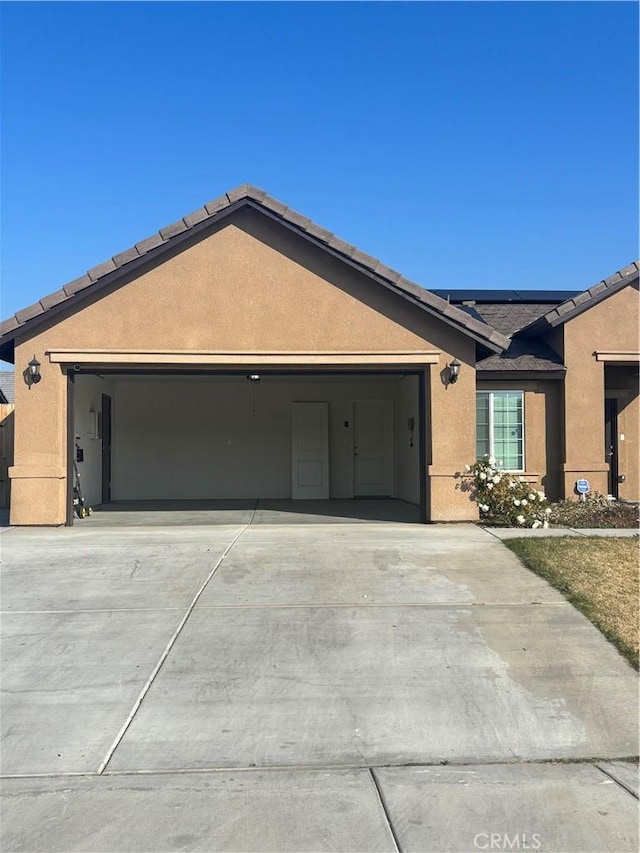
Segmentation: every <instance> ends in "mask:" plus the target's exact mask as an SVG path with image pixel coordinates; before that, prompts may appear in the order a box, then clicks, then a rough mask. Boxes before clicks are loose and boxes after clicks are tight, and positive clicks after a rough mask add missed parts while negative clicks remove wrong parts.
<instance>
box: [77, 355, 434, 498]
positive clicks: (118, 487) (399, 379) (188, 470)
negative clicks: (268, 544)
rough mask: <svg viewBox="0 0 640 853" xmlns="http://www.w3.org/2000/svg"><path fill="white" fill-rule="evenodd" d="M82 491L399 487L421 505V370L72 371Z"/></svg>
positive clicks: (331, 493)
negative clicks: (360, 371)
mask: <svg viewBox="0 0 640 853" xmlns="http://www.w3.org/2000/svg"><path fill="white" fill-rule="evenodd" d="M72 384H73V412H74V441H75V454H76V464H77V469H78V472H79V473H80V477H81V483H82V488H83V494H84V497H85V499H86V501H87V502H88V503H89V504H91V505H93V506H95V505H99V504H104V503H107V502H109V501H114V502H118V501H149V500H165V501H167V500H209V499H220V498H228V499H243V498H248V499H261V498H276V499H278V498H293V499H302V500H304V499H312V500H317V499H328V498H365V497H366V498H382V497H386V498H389V497H391V498H398V499H400V500H402V501H406V502H408V503H410V504H413V505H415V506H418V505H419V504H420V500H421V486H420V464H419V463H420V455H421V454H420V447H421V442H420V432H421V428H420V424H419V377H418V376H417V375H416V374H415V373H405V374H395V373H376V374H369V375H367V374H353V373H342V374H335V373H334V374H317V373H314V374H305V373H297V374H294V373H289V374H283V373H274V372H267V373H250V374H246V373H242V374H226V375H221V374H198V373H190V374H169V375H167V374H156V375H153V374H148V373H147V374H139V373H130V374H123V373H117V374H113V373H109V372H108V371H105V372H104V373H98V372H95V373H84V372H77V373H76V375H75V377H74V382H73V383H72Z"/></svg>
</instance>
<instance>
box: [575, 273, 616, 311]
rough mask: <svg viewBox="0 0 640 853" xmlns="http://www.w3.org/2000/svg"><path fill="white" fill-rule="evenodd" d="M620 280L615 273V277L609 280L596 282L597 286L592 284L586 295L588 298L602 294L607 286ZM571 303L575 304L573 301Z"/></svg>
mask: <svg viewBox="0 0 640 853" xmlns="http://www.w3.org/2000/svg"><path fill="white" fill-rule="evenodd" d="M621 279H622V276H621V275H619V274H618V273H616V276H615V277H614V276H611V280H609V279H605V280H604V281H600V282H598V284H594V285H593V287H590V288H589V290H588V291H587V293H588V294H589V295H590V296H597V295H598V294H599V293H602V292H603V291H605V290H606V289H607V285H609V284H615V283H616V281H620V280H621ZM571 301H572V302H573V303H574V304H575V299H572V300H571Z"/></svg>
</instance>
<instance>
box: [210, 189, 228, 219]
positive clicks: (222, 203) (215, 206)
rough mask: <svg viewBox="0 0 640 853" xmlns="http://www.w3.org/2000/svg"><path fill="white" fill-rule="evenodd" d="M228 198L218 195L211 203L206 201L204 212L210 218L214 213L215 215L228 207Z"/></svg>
mask: <svg viewBox="0 0 640 853" xmlns="http://www.w3.org/2000/svg"><path fill="white" fill-rule="evenodd" d="M230 203H231V202H230V201H229V197H228V196H227V195H226V194H225V195H219V196H218V198H214V199H213V200H212V201H208V202H207V203H206V204H205V206H204V207H205V210H206V211H207V213H208V214H209V215H210V216H213V214H214V213H217V212H218V211H219V210H223V208H225V207H229V205H230Z"/></svg>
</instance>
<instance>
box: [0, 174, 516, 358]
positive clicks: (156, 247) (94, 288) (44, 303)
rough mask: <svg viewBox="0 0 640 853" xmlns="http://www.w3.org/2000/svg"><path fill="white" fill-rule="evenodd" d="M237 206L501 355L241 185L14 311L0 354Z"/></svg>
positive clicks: (380, 268) (373, 263) (450, 312)
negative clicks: (282, 228) (272, 222)
mask: <svg viewBox="0 0 640 853" xmlns="http://www.w3.org/2000/svg"><path fill="white" fill-rule="evenodd" d="M241 207H251V208H254V209H255V210H258V211H260V212H261V213H263V214H264V215H266V216H268V217H269V218H271V219H273V220H275V221H278V222H280V223H282V224H283V225H284V226H286V227H287V228H289V230H291V231H293V232H295V233H297V234H299V235H301V236H302V237H304V238H305V239H307V240H308V241H309V242H311V243H313V244H314V245H317V246H319V247H320V248H322V249H324V250H325V251H327V252H329V253H330V254H332V255H334V256H335V257H338V258H340V259H341V260H343V261H344V262H346V263H348V264H349V265H350V266H352V267H354V268H356V269H358V270H360V271H361V272H363V273H365V274H366V275H368V276H369V278H371V279H372V280H373V281H375V282H377V283H378V284H380V285H382V286H384V287H386V288H387V289H389V290H391V291H393V292H395V293H397V294H399V295H400V296H402V297H404V298H406V299H408V300H409V301H411V302H412V303H414V304H415V305H417V306H418V307H420V308H422V309H423V310H425V311H426V312H427V313H429V314H432V315H434V316H436V317H437V318H438V319H440V320H442V321H443V322H445V323H447V324H448V325H450V326H453V327H454V328H457V329H458V330H460V331H461V332H463V333H465V334H467V335H468V336H469V337H471V338H473V339H474V340H475V341H477V342H478V343H480V344H482V345H483V346H484V347H486V348H487V349H489V350H490V351H493V352H501V351H502V350H503V349H505V348H506V347H508V345H509V339H508V338H507V337H506V336H505V335H503V334H501V333H500V332H498V331H496V330H495V329H493V328H492V327H491V326H489V325H487V323H485V322H482V321H481V320H478V319H477V318H476V317H472V316H471V315H470V314H467V313H465V312H464V311H463V310H461V309H460V308H457V307H456V306H454V305H451V304H450V303H449V302H447V301H446V300H445V299H442V297H440V296H436V295H435V294H434V293H431V292H430V291H428V290H425V289H424V288H423V287H420V285H418V284H416V283H415V282H413V281H410V280H409V279H407V278H405V277H404V276H403V275H401V274H400V273H399V272H396V271H395V270H393V269H391V268H390V267H388V266H386V265H385V264H383V263H382V262H381V261H379V260H378V259H377V258H374V257H372V256H371V255H368V254H366V253H365V252H362V251H361V250H360V249H358V248H356V246H353V245H352V244H351V243H347V242H345V241H344V240H342V239H341V238H340V237H338V236H336V235H335V234H332V233H331V232H330V231H327V230H326V229H325V228H322V227H321V226H319V225H317V224H316V223H315V222H313V221H312V220H311V219H309V218H308V217H306V216H303V215H302V214H300V213H297V212H296V211H295V210H291V208H289V207H287V205H286V204H283V202H281V201H278V199H275V198H272V197H271V196H270V195H268V194H267V193H266V192H265V191H264V190H260V189H257V188H256V187H253V186H251V185H249V184H243V185H242V186H240V187H237V188H236V189H234V190H231V191H230V192H228V193H226V194H225V195H222V196H220V197H219V198H216V199H214V200H213V201H210V202H208V203H207V204H205V205H204V207H201V208H200V209H199V210H195V211H194V212H193V213H189V214H187V215H186V216H184V217H183V218H182V219H179V220H178V221H177V222H174V223H173V224H172V225H168V226H167V227H166V228H161V229H160V231H159V232H158V233H157V234H153V235H152V236H151V237H147V238H146V239H145V240H142V241H140V242H139V243H136V244H135V245H134V246H132V247H131V248H129V249H126V250H125V251H124V252H120V253H119V254H117V255H114V256H113V257H112V258H109V259H108V260H107V261H104V262H103V263H101V264H98V265H97V266H95V267H93V268H92V269H90V270H88V272H86V273H85V274H84V275H83V276H80V278H77V279H75V280H74V281H71V282H69V283H68V284H65V285H64V287H62V288H61V289H60V290H57V291H56V292H55V293H52V294H49V295H48V296H44V297H43V298H42V299H40V300H39V301H38V302H35V303H34V304H33V305H30V306H29V307H28V308H24V309H23V310H22V311H18V312H17V313H16V314H14V316H13V317H10V318H9V319H7V320H5V321H4V322H3V323H0V356H1V357H3V358H7V353H9V352H10V350H11V348H12V344H13V340H14V339H15V337H16V335H18V334H22V333H24V332H25V331H28V330H30V329H31V328H32V327H36V326H38V325H39V324H40V323H41V322H43V321H45V320H49V319H50V318H51V317H52V316H54V315H55V313H58V312H59V311H62V310H68V309H70V308H72V307H75V306H77V308H78V309H79V308H81V307H82V304H83V302H84V297H86V296H87V295H89V294H91V295H93V294H95V293H96V292H98V291H99V290H100V289H102V288H103V287H106V286H107V285H111V284H113V283H114V282H115V281H117V280H118V279H119V278H121V277H124V276H126V275H128V274H130V273H131V272H132V271H134V270H136V269H138V268H139V267H141V266H142V265H143V264H145V263H147V262H149V261H151V260H156V259H157V258H159V257H161V256H162V255H163V254H165V253H166V252H169V251H171V250H172V249H173V248H175V247H176V246H178V245H180V243H182V242H184V241H185V240H186V239H188V238H190V237H192V236H193V235H195V234H198V233H199V232H201V231H204V230H205V229H206V228H208V227H209V226H210V225H212V224H214V223H216V222H218V221H220V220H222V219H224V218H225V217H227V216H228V215H229V214H231V213H233V212H235V211H237V210H239V209H240V208H241Z"/></svg>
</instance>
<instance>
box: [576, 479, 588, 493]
mask: <svg viewBox="0 0 640 853" xmlns="http://www.w3.org/2000/svg"><path fill="white" fill-rule="evenodd" d="M590 491H591V486H590V485H589V481H588V480H576V492H577V493H578V494H579V495H586V494H587V492H590Z"/></svg>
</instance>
